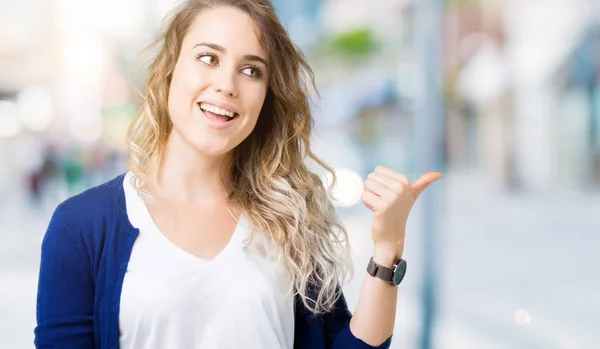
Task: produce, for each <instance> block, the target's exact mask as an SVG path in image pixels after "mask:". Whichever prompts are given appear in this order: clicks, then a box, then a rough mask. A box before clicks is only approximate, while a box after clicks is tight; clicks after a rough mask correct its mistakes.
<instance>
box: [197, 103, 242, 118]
mask: <svg viewBox="0 0 600 349" xmlns="http://www.w3.org/2000/svg"><path fill="white" fill-rule="evenodd" d="M202 103H206V104H210V105H214V106H215V107H217V108H221V109H225V110H229V111H230V112H233V113H235V114H237V117H239V116H240V113H239V112H238V111H237V108H235V107H234V106H233V105H231V104H229V103H225V102H215V101H200V102H198V108H199V107H200V104H202Z"/></svg>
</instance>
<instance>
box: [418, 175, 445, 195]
mask: <svg viewBox="0 0 600 349" xmlns="http://www.w3.org/2000/svg"><path fill="white" fill-rule="evenodd" d="M442 177H444V175H443V174H441V173H439V172H427V173H425V174H424V175H422V176H421V177H420V178H419V179H417V180H416V181H415V182H414V183H413V184H412V185H411V186H410V189H411V192H412V194H413V198H414V199H415V200H416V199H417V198H418V197H419V195H421V193H422V192H423V191H424V190H425V188H427V187H428V186H429V185H430V184H431V183H433V182H435V181H437V180H438V179H440V178H442Z"/></svg>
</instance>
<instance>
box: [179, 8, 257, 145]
mask: <svg viewBox="0 0 600 349" xmlns="http://www.w3.org/2000/svg"><path fill="white" fill-rule="evenodd" d="M255 32H256V27H255V25H254V22H253V20H252V19H251V18H250V17H249V16H248V15H247V14H245V13H244V12H242V11H240V10H238V9H235V8H231V7H219V8H216V9H210V10H206V11H204V12H202V13H200V14H199V15H198V16H197V17H196V19H195V22H194V24H193V25H192V26H191V27H190V28H189V31H188V33H187V35H186V36H185V38H184V40H183V42H182V46H181V51H180V54H179V57H178V60H177V63H176V65H175V69H174V71H173V78H172V80H171V85H170V89H169V101H168V107H169V114H170V117H171V121H172V122H173V133H172V134H171V137H180V138H181V139H182V140H183V141H184V143H185V144H188V145H190V146H191V147H193V148H195V149H196V150H198V151H200V152H202V153H204V154H207V155H210V156H220V155H224V154H226V153H227V152H228V151H230V150H231V149H233V148H235V147H236V146H237V145H238V144H240V143H241V142H242V141H243V140H244V139H245V138H246V137H248V135H249V134H250V133H251V132H252V130H253V129H254V126H255V125H256V121H257V120H258V115H259V113H260V110H261V108H262V105H263V102H264V100H265V96H266V93H267V76H268V71H267V55H266V53H265V51H264V50H263V48H262V47H261V45H260V43H259V40H258V38H257V36H256V34H255Z"/></svg>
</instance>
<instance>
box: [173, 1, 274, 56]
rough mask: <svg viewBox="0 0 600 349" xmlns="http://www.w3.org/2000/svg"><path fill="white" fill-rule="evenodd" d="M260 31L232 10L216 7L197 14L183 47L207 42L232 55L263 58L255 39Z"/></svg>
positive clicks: (250, 20)
mask: <svg viewBox="0 0 600 349" xmlns="http://www.w3.org/2000/svg"><path fill="white" fill-rule="evenodd" d="M257 34H259V29H258V26H257V25H256V23H255V22H254V20H253V19H252V18H250V16H248V15H247V14H246V13H245V12H243V11H242V10H239V9H237V8H234V7H227V6H222V7H217V8H214V9H207V10H204V11H202V12H201V13H199V14H198V15H197V16H196V18H195V19H194V22H193V24H192V25H191V27H190V29H189V30H188V32H187V34H186V36H185V38H184V39H183V43H182V45H183V47H184V48H186V47H187V48H191V47H193V46H194V45H196V44H197V43H200V42H208V43H213V44H217V45H220V46H223V47H224V48H225V49H226V50H227V52H228V53H231V54H235V55H238V54H239V55H245V54H254V55H260V56H262V57H265V58H267V57H266V52H265V50H264V49H263V47H262V45H261V43H260V40H259V38H258V36H257Z"/></svg>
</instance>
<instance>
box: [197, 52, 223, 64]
mask: <svg viewBox="0 0 600 349" xmlns="http://www.w3.org/2000/svg"><path fill="white" fill-rule="evenodd" d="M196 59H197V60H199V61H201V62H202V63H204V64H207V65H218V64H219V59H218V58H217V56H215V55H214V54H212V53H201V54H199V55H198V56H197V57H196Z"/></svg>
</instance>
